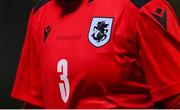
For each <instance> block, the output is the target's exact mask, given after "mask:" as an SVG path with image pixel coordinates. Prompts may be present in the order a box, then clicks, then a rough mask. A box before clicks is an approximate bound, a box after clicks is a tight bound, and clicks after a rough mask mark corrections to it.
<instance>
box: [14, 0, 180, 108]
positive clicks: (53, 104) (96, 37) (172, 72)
mask: <svg viewBox="0 0 180 110" xmlns="http://www.w3.org/2000/svg"><path fill="white" fill-rule="evenodd" d="M69 2H71V1H69ZM67 3H68V2H67ZM64 4H65V5H62V3H60V4H59V2H57V1H56V0H50V1H48V0H44V1H41V2H40V3H39V5H37V6H36V7H35V8H34V9H33V11H32V13H31V15H30V20H29V25H28V30H27V36H26V38H25V42H24V46H23V49H22V55H21V59H20V64H19V67H18V70H17V76H16V80H15V84H14V88H13V91H12V94H11V95H12V97H14V98H17V99H20V100H22V101H25V102H28V103H31V104H34V105H37V106H41V107H44V108H152V106H153V103H154V102H157V101H161V100H163V99H165V98H168V97H170V96H173V95H176V94H178V93H180V86H179V85H180V28H179V24H178V20H177V17H176V15H175V13H174V11H173V9H172V7H171V6H170V5H169V3H168V2H167V1H166V0H82V3H81V2H75V3H70V5H72V6H76V8H74V9H73V10H71V7H66V6H68V5H67V4H66V3H64ZM73 4H74V5H73Z"/></svg>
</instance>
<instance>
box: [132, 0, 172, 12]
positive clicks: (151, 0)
mask: <svg viewBox="0 0 180 110" xmlns="http://www.w3.org/2000/svg"><path fill="white" fill-rule="evenodd" d="M173 1H174V0H129V2H130V3H132V4H133V5H134V6H135V7H137V8H138V9H140V10H143V9H152V8H157V7H159V8H160V7H172V4H173Z"/></svg>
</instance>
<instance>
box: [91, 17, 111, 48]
mask: <svg viewBox="0 0 180 110" xmlns="http://www.w3.org/2000/svg"><path fill="white" fill-rule="evenodd" d="M112 24H113V18H93V20H92V23H91V27H90V30H89V34H88V39H89V41H90V42H91V44H93V45H94V46H96V47H101V46H103V45H105V44H106V43H108V41H109V40H110V37H111V29H112Z"/></svg>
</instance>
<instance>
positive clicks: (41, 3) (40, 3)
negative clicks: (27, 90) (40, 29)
mask: <svg viewBox="0 0 180 110" xmlns="http://www.w3.org/2000/svg"><path fill="white" fill-rule="evenodd" d="M49 1H50V0H39V1H38V2H37V3H36V5H35V6H34V11H33V12H34V13H35V12H36V11H37V10H38V9H39V8H41V7H42V6H43V5H44V4H46V3H47V2H49Z"/></svg>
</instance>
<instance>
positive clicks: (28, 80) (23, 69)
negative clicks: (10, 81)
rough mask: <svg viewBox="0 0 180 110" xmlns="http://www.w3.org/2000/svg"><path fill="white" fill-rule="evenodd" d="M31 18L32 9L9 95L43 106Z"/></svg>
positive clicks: (36, 49)
mask: <svg viewBox="0 0 180 110" xmlns="http://www.w3.org/2000/svg"><path fill="white" fill-rule="evenodd" d="M33 19H34V18H33V11H32V13H31V15H30V19H29V22H28V29H27V33H26V37H25V41H24V45H23V49H22V53H21V57H20V62H19V65H18V69H17V73H16V78H15V82H14V87H13V90H12V93H11V97H13V98H16V99H19V100H21V101H24V102H27V103H30V104H33V105H36V106H43V100H42V96H41V95H42V85H41V76H40V72H39V64H38V63H39V62H38V59H39V58H38V48H37V45H36V44H37V43H35V41H34V38H35V37H34V36H33V34H34V33H35V32H34V28H32V24H33V23H34V21H33Z"/></svg>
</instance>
